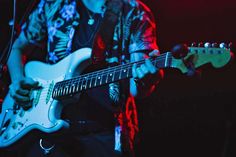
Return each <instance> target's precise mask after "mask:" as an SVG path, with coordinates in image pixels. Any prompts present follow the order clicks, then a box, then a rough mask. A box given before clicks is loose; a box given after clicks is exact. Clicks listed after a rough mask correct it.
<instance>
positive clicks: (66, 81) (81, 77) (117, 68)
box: [56, 53, 171, 85]
mask: <svg viewBox="0 0 236 157" xmlns="http://www.w3.org/2000/svg"><path fill="white" fill-rule="evenodd" d="M166 55H167V53H165V54H161V55H160V56H158V58H154V59H152V58H151V61H152V62H153V61H155V62H157V61H160V60H163V58H168V59H170V57H171V55H168V56H167V57H166ZM144 62H145V60H141V61H137V62H132V63H127V64H125V65H118V66H114V67H110V68H107V69H101V70H98V71H95V72H91V73H87V74H83V75H80V76H77V77H72V78H71V79H69V80H64V81H60V82H58V83H56V84H57V85H59V84H61V85H62V84H66V83H68V84H70V81H71V82H72V81H79V80H81V79H83V78H85V77H91V75H98V74H101V72H103V73H107V72H110V71H116V70H122V69H125V68H130V67H131V66H133V64H135V63H136V64H137V65H140V64H143V63H144ZM93 77H94V76H93Z"/></svg>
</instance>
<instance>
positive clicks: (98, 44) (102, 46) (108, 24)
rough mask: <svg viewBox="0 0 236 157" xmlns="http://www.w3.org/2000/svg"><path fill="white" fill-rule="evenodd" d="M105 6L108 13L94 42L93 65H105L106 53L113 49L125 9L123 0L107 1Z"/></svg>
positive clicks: (105, 14)
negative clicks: (121, 13) (119, 21)
mask: <svg viewBox="0 0 236 157" xmlns="http://www.w3.org/2000/svg"><path fill="white" fill-rule="evenodd" d="M105 6H106V11H105V13H104V17H103V20H102V22H101V26H100V27H99V29H98V31H97V33H96V35H95V37H94V41H93V49H92V63H93V64H96V65H98V64H99V63H104V61H105V56H106V55H105V52H108V51H109V50H110V49H111V46H112V41H113V34H114V29H115V26H116V24H117V22H118V19H119V15H120V12H121V10H122V7H123V0H107V1H106V3H105Z"/></svg>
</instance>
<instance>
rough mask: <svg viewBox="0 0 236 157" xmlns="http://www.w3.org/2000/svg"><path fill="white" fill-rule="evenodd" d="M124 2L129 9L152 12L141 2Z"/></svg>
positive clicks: (130, 0) (131, 0)
mask: <svg viewBox="0 0 236 157" xmlns="http://www.w3.org/2000/svg"><path fill="white" fill-rule="evenodd" d="M124 2H125V5H126V6H127V7H128V8H129V9H136V10H140V11H145V12H151V9H150V8H149V7H148V6H147V5H146V4H145V3H143V2H142V1H140V0H124Z"/></svg>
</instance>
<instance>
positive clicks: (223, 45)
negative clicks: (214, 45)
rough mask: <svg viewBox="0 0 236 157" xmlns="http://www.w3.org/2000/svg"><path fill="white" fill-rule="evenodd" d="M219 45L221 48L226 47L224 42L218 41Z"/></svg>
mask: <svg viewBox="0 0 236 157" xmlns="http://www.w3.org/2000/svg"><path fill="white" fill-rule="evenodd" d="M219 47H220V48H222V49H225V48H227V45H226V44H225V43H220V45H219Z"/></svg>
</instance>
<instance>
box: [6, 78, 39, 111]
mask: <svg viewBox="0 0 236 157" xmlns="http://www.w3.org/2000/svg"><path fill="white" fill-rule="evenodd" d="M38 84H39V83H38V82H37V81H34V80H33V79H32V78H27V77H26V78H24V79H22V80H20V81H17V82H14V83H12V84H11V85H10V86H9V89H10V91H9V92H10V96H11V97H12V98H13V99H14V100H15V102H16V104H17V105H20V106H21V107H23V108H24V109H28V108H30V107H31V106H32V103H31V102H32V99H31V90H32V89H35V88H39V85H38Z"/></svg>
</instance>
